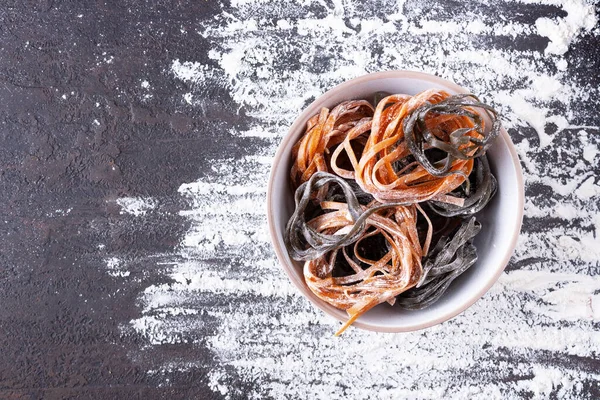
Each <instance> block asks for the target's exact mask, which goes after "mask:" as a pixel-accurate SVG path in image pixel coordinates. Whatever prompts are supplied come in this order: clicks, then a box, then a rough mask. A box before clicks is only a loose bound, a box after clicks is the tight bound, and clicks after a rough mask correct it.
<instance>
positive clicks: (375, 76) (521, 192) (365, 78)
mask: <svg viewBox="0 0 600 400" xmlns="http://www.w3.org/2000/svg"><path fill="white" fill-rule="evenodd" d="M390 78H392V79H393V78H396V79H398V78H402V79H421V80H426V81H430V82H431V83H432V84H436V83H437V84H440V85H441V86H445V87H448V88H451V89H452V90H454V91H456V92H457V93H470V92H469V91H468V90H467V89H465V88H463V87H461V86H459V85H457V84H456V83H454V82H452V81H449V80H446V79H443V78H440V77H438V76H436V75H432V74H428V73H425V72H418V71H410V70H393V71H383V72H374V73H370V74H366V75H362V76H359V77H357V78H354V79H350V80H347V81H345V82H342V83H340V84H338V85H336V86H334V87H333V88H331V89H329V90H327V91H326V92H325V93H323V94H322V95H321V96H319V97H317V98H316V99H315V100H314V101H313V102H311V103H310V104H309V105H308V106H306V107H305V108H304V110H303V111H302V113H301V114H300V115H299V116H298V117H297V118H296V119H295V120H294V123H293V124H292V125H291V126H290V128H289V129H288V131H287V133H286V135H285V136H284V137H283V138H282V140H281V142H280V143H279V145H278V147H277V152H276V153H275V157H274V159H273V162H272V164H271V170H270V173H269V182H268V186H267V204H266V206H267V223H268V226H269V236H270V238H271V243H272V244H273V247H274V249H275V254H276V255H277V259H278V261H279V264H280V265H281V266H282V267H283V270H284V271H285V273H286V275H287V276H288V278H289V279H290V280H291V281H292V283H293V284H294V286H296V288H298V289H299V290H300V292H301V293H302V294H303V295H304V296H305V297H306V298H308V300H309V301H310V302H311V303H312V304H313V305H315V306H316V307H317V308H319V309H321V310H322V311H324V312H325V313H326V314H328V315H330V316H332V317H334V318H335V319H336V320H338V321H340V322H346V320H345V319H343V318H341V317H340V314H337V313H334V312H333V311H332V310H330V309H329V307H332V306H330V305H329V304H327V303H326V302H325V301H323V300H321V299H320V298H318V297H317V296H316V295H315V294H314V293H312V292H311V291H310V289H309V288H308V286H307V285H306V283H305V282H304V280H301V279H298V278H297V277H296V276H295V275H293V274H292V273H291V271H290V268H293V266H290V265H288V264H287V263H286V258H285V254H287V250H286V249H285V248H281V246H279V242H278V240H276V238H277V235H276V229H275V222H274V221H275V215H274V212H275V210H274V209H273V200H272V194H273V187H274V180H275V169H276V166H277V165H279V164H280V163H281V161H282V159H283V158H284V157H287V156H289V154H285V153H286V152H284V149H285V148H287V147H288V146H287V145H288V143H289V142H290V141H292V139H293V137H292V136H293V133H294V132H295V131H297V130H298V129H299V128H301V126H303V125H304V124H305V123H306V121H307V120H308V118H310V117H311V116H312V114H314V110H312V108H313V106H314V105H315V103H317V102H320V101H322V100H323V99H324V98H327V97H331V96H332V95H334V94H335V93H338V92H340V91H344V90H345V89H346V88H349V87H350V86H353V85H356V84H358V83H364V82H369V81H374V80H380V79H390ZM500 136H502V138H503V139H504V141H505V143H506V145H507V147H508V151H509V153H510V155H511V159H512V162H513V165H514V168H515V172H516V178H517V191H518V192H517V196H516V197H517V207H518V211H517V212H518V223H517V225H516V228H515V230H514V232H513V234H512V237H511V238H510V246H509V248H510V249H512V250H511V251H507V252H506V254H505V255H504V258H503V259H502V260H501V261H500V262H499V263H498V265H499V267H498V270H497V271H496V272H495V274H494V275H493V276H492V277H491V278H490V279H488V281H487V282H485V285H483V286H482V287H481V289H480V290H478V291H477V292H475V293H473V294H472V295H471V296H470V297H469V298H468V300H467V301H465V302H463V303H462V304H459V306H458V307H455V308H453V309H451V310H449V311H447V312H445V313H443V314H440V315H439V316H438V317H437V318H434V319H430V320H428V321H424V322H423V323H419V324H414V325H412V326H381V325H375V324H372V323H365V322H362V321H359V320H357V321H355V322H354V323H353V324H352V326H354V327H356V328H360V329H364V330H368V331H374V332H388V333H398V332H413V331H418V330H422V329H426V328H429V327H432V326H435V325H438V324H441V323H443V322H446V321H448V320H450V319H452V318H454V317H456V316H457V315H459V314H461V313H462V312H463V311H465V310H466V309H468V308H469V307H471V306H472V305H473V304H475V302H477V301H478V300H479V299H480V298H481V297H482V296H483V295H484V294H485V293H487V291H488V290H490V288H491V287H492V286H493V285H494V284H495V283H496V281H497V280H498V278H500V275H501V274H502V272H504V269H505V268H506V266H507V265H508V262H509V261H510V258H511V257H512V254H513V253H514V251H515V247H516V244H517V240H518V237H519V234H520V232H521V227H522V223H523V212H524V204H525V188H524V184H523V171H522V169H521V163H520V161H519V156H518V154H517V151H516V148H515V146H514V144H513V142H512V140H511V138H510V136H509V135H508V132H506V130H505V129H504V127H502V129H501V131H500ZM336 310H337V309H336ZM338 311H342V312H343V310H338Z"/></svg>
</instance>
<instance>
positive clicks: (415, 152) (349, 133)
mask: <svg viewBox="0 0 600 400" xmlns="http://www.w3.org/2000/svg"><path fill="white" fill-rule="evenodd" d="M486 118H487V119H489V120H490V121H491V126H490V127H488V129H487V130H486V126H485V119H486ZM499 130H500V123H499V122H498V119H497V115H496V113H495V111H494V110H493V109H492V108H491V107H489V106H487V105H485V104H482V103H480V102H479V101H478V100H477V99H476V98H475V97H474V96H472V95H456V96H451V95H450V94H448V93H446V92H443V91H435V90H428V91H425V92H422V93H420V94H418V95H415V96H412V97H411V96H408V95H390V96H386V97H385V98H383V99H382V100H381V101H379V102H378V103H377V104H376V107H373V106H371V104H370V103H369V102H367V101H366V100H351V101H345V102H343V103H340V104H339V105H337V106H336V107H334V108H333V110H332V111H331V112H330V111H329V110H327V109H322V110H321V112H320V113H319V114H317V115H315V116H313V117H312V118H311V119H310V120H309V121H308V124H307V128H306V132H305V134H304V135H303V136H302V138H301V139H300V140H299V141H298V143H296V145H295V146H294V147H293V150H292V169H291V171H290V172H291V173H290V177H291V184H292V187H293V188H294V189H295V190H296V193H295V201H296V209H295V211H294V214H293V215H292V217H291V218H290V220H289V222H288V225H287V227H286V234H285V240H286V245H287V248H288V251H289V252H290V256H291V257H292V258H294V259H295V260H302V261H305V264H304V277H305V281H306V283H307V285H308V287H309V288H310V290H311V291H312V292H313V293H314V294H315V295H317V296H318V297H319V298H321V299H322V300H324V301H326V302H327V303H329V304H331V305H333V306H334V307H337V308H339V309H342V310H346V311H347V313H348V315H349V319H348V321H347V322H346V323H345V324H344V326H343V327H342V328H341V329H340V331H339V332H338V334H339V333H341V332H343V331H344V330H345V329H346V328H347V327H348V326H349V325H350V324H352V323H353V322H354V321H355V320H356V319H357V318H358V317H359V316H360V315H362V314H363V313H364V312H366V311H368V310H369V309H371V308H373V307H374V306H376V305H378V304H381V303H384V302H388V303H389V304H392V305H393V304H394V303H397V304H398V305H400V306H402V307H404V308H408V309H414V308H423V307H427V306H429V305H430V304H432V303H433V302H435V301H437V299H439V298H440V297H441V296H442V294H443V293H444V292H445V291H446V289H447V288H448V287H449V286H450V283H451V282H452V281H453V280H454V279H455V278H456V277H457V276H459V275H460V274H461V273H463V272H464V271H465V270H466V269H468V268H469V267H470V266H471V265H473V264H474V263H475V261H476V259H477V255H476V250H475V247H474V246H473V244H472V239H473V237H474V236H475V235H476V234H477V232H479V230H480V224H479V223H478V222H477V221H475V218H474V217H471V218H470V219H462V218H463V217H465V216H468V215H472V214H474V213H476V212H478V211H480V210H481V209H482V208H483V207H484V206H485V205H486V204H487V202H488V201H489V200H490V198H491V197H492V196H493V194H494V192H495V190H496V180H495V179H494V177H493V175H491V172H490V169H489V164H488V162H487V159H486V157H485V151H486V150H487V148H488V147H489V146H490V144H491V142H492V141H493V139H494V138H495V137H496V136H497V135H498V132H499ZM473 171H474V173H472V172H473ZM419 203H422V204H424V205H425V208H422V207H421V205H420V204H419ZM432 221H433V222H432ZM450 221H451V222H452V223H450ZM448 226H452V227H453V228H452V229H450V230H448V229H446V227H448ZM441 227H444V228H443V229H442V228H441ZM440 232H441V233H440ZM430 247H432V248H433V250H432V251H431V252H430V251H429V248H430ZM396 299H398V300H396Z"/></svg>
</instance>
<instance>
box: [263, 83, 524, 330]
mask: <svg viewBox="0 0 600 400" xmlns="http://www.w3.org/2000/svg"><path fill="white" fill-rule="evenodd" d="M431 88H437V89H443V90H446V91H448V92H449V93H452V94H455V93H468V91H467V90H466V89H463V88H461V87H460V86H457V85H456V84H454V83H452V82H449V81H447V80H444V79H441V78H438V77H436V76H433V75H429V74H424V73H420V72H412V71H389V72H378V73H373V74H369V75H365V76H362V77H359V78H356V79H353V80H350V81H347V82H345V83H342V84H341V85H338V86H336V87H335V88H333V89H331V90H329V91H328V92H327V93H325V94H324V95H322V96H321V97H319V98H318V99H317V100H315V101H314V102H313V103H312V104H311V105H310V106H309V107H307V108H306V109H305V110H304V112H303V113H302V114H301V115H300V116H299V117H298V119H296V121H295V122H294V124H293V125H292V127H291V128H290V131H289V133H288V134H287V136H285V137H284V139H283V141H282V142H281V144H280V145H279V149H278V150H277V154H276V156H275V160H274V161H273V167H272V169H271V176H270V179H269V186H268V190H267V217H268V221H269V230H270V234H271V239H272V241H273V245H274V247H275V252H276V253H277V257H278V258H279V261H280V262H281V265H282V266H283V268H284V269H285V272H286V273H287V274H288V276H289V277H290V279H291V280H292V282H293V283H294V285H296V286H297V287H298V289H299V290H300V291H301V292H302V293H303V294H304V295H305V296H306V297H307V298H308V299H309V300H310V301H311V302H312V303H313V304H314V305H316V306H317V307H319V308H320V309H321V310H323V311H325V312H326V313H327V314H329V315H331V316H333V317H334V318H337V319H338V320H340V321H346V320H347V318H348V316H347V314H346V312H345V311H342V310H338V309H337V308H335V307H333V306H331V305H329V304H327V303H326V302H324V301H323V300H321V299H319V298H318V297H317V296H315V295H314V294H313V293H312V292H311V291H310V289H309V288H308V286H307V285H306V283H305V282H304V276H303V274H302V263H300V262H297V261H294V260H292V259H291V258H290V256H289V255H288V253H287V250H286V248H285V244H284V240H283V233H284V230H285V225H286V223H287V221H288V219H289V217H290V216H291V215H292V212H293V210H294V201H293V193H292V191H291V189H290V185H289V171H290V167H291V149H292V146H293V145H294V143H296V142H297V141H298V139H299V138H300V136H301V135H302V134H303V133H304V129H305V126H306V122H307V121H308V119H309V118H310V117H311V116H313V115H315V114H317V113H318V112H319V110H320V109H321V107H328V108H330V109H331V108H333V107H334V106H335V105H337V104H339V103H340V102H342V101H344V100H351V99H369V98H372V97H373V94H374V93H376V92H379V91H384V92H388V93H405V94H410V95H414V94H417V93H419V92H422V91H423V90H426V89H431ZM474 94H475V95H482V94H483V93H474ZM487 154H488V158H489V161H490V167H491V169H492V172H493V173H494V175H495V176H496V178H497V179H498V192H497V193H496V196H495V197H494V199H493V200H492V201H491V202H490V203H489V204H488V205H487V207H486V208H484V209H483V211H481V212H480V213H479V214H478V215H477V216H478V220H479V221H480V222H481V223H482V225H483V228H482V229H481V232H480V233H479V234H478V235H477V236H476V238H475V246H476V247H477V253H478V255H479V259H478V261H477V263H476V264H475V265H473V266H472V267H471V268H470V269H469V270H468V271H467V272H465V273H464V274H463V275H461V276H460V277H459V278H457V279H456V280H455V281H454V282H453V283H452V284H451V286H450V288H449V289H448V290H447V292H446V293H445V294H444V295H443V296H442V298H441V299H440V300H439V301H437V302H436V303H434V304H433V305H431V306H430V307H429V308H426V309H424V310H417V311H408V310H403V309H401V308H399V307H393V306H390V305H388V304H387V303H384V304H380V305H378V306H377V307H375V308H373V309H372V310H370V311H368V312H366V313H365V314H363V315H362V316H360V318H358V320H357V321H356V322H355V323H354V324H353V326H355V327H357V328H362V329H367V330H372V331H379V332H409V331H414V330H418V329H424V328H428V327H430V326H433V325H436V324H439V323H442V322H444V321H447V320H449V319H450V318H453V317H455V316H456V315H458V314H460V313H461V312H463V311H464V310H466V309H467V308H468V307H470V306H471V305H472V304H473V303H475V302H476V301H477V300H478V299H479V298H480V297H481V296H483V294H484V293H485V292H487V291H488V290H489V289H490V287H492V285H493V284H494V283H495V282H496V280H497V279H498V277H499V276H500V274H501V273H502V271H503V270H504V268H505V267H506V265H507V264H508V261H509V259H510V257H511V255H512V253H513V251H514V248H515V245H516V242H517V237H518V236H519V232H520V229H521V221H522V218H523V203H524V190H523V176H522V172H521V166H520V163H519V158H518V156H517V153H516V151H515V148H514V145H513V143H512V141H511V140H510V137H509V136H508V134H507V133H506V131H505V130H504V129H502V131H501V134H500V136H499V137H498V138H497V139H496V141H495V142H494V144H493V145H492V147H491V148H490V149H489V150H488V153H487Z"/></svg>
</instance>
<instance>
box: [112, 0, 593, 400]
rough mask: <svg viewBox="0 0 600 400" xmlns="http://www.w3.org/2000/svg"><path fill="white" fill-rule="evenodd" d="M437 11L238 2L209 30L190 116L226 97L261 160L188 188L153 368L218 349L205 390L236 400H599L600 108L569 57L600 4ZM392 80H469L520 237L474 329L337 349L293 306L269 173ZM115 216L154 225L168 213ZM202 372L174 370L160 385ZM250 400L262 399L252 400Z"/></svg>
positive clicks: (187, 98)
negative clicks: (497, 137) (496, 139)
mask: <svg viewBox="0 0 600 400" xmlns="http://www.w3.org/2000/svg"><path fill="white" fill-rule="evenodd" d="M438 3H441V2H434V1H428V0H415V1H410V0H404V1H382V0H380V1H374V2H372V4H371V2H363V1H349V0H333V1H324V0H315V1H311V0H304V1H300V2H297V1H291V0H283V1H279V2H267V1H263V0H232V1H231V2H230V5H229V6H223V8H222V12H221V13H220V14H219V15H217V16H216V17H215V18H211V19H209V20H208V21H205V22H201V23H200V24H199V26H198V29H197V32H196V34H197V35H198V37H199V39H200V38H201V39H202V40H206V41H207V42H208V43H210V46H211V50H210V52H209V53H208V57H209V58H210V60H211V62H210V63H207V64H203V63H201V62H200V61H198V60H193V59H192V60H179V59H174V60H172V63H171V65H168V66H166V69H167V72H166V73H168V74H169V75H170V76H171V78H172V79H176V80H179V81H181V82H182V84H184V85H185V86H186V88H187V89H186V90H185V91H183V92H182V93H176V94H174V101H176V102H179V103H180V104H186V105H187V106H197V107H201V106H202V104H201V100H202V99H203V98H204V97H205V96H206V92H207V88H208V87H209V86H210V85H217V86H220V87H223V88H225V89H226V90H227V91H228V93H229V94H230V96H231V99H232V101H233V103H234V104H233V105H234V107H235V109H238V110H240V111H241V110H243V112H244V115H245V116H246V118H247V122H248V124H247V125H244V128H243V129H240V128H239V127H238V126H233V125H232V126H230V127H229V131H228V132H226V135H227V136H228V137H229V139H228V140H238V139H240V138H243V139H244V143H251V144H253V147H251V148H255V149H258V150H256V151H252V154H245V155H243V156H240V157H236V158H232V157H231V156H230V155H228V156H227V157H225V156H224V157H223V158H219V157H217V158H215V159H214V160H212V161H213V164H212V165H213V170H212V172H211V173H210V174H208V175H206V176H205V177H204V178H203V179H202V180H199V181H197V182H189V183H186V184H184V185H182V186H181V187H180V189H179V195H180V196H182V197H183V198H184V199H185V200H187V204H188V205H189V207H188V208H186V209H184V210H181V212H180V215H181V216H184V217H185V218H186V219H187V220H188V221H189V222H190V228H189V230H188V232H187V233H186V235H185V237H183V238H182V240H181V244H180V246H179V250H178V252H177V253H176V254H173V255H172V260H170V261H168V262H167V263H165V264H168V267H164V268H163V267H160V268H163V270H162V271H163V273H164V275H165V277H166V278H168V279H165V280H164V282H167V283H163V284H155V285H151V286H149V287H147V288H146V289H145V291H144V292H143V293H142V294H141V295H140V297H139V299H138V301H139V306H140V309H141V310H142V315H141V317H140V318H138V319H135V320H133V321H131V323H130V324H127V325H125V326H123V331H124V332H128V333H132V334H136V335H139V336H141V337H142V338H144V339H145V340H146V343H147V347H146V348H144V349H140V351H141V352H143V351H151V350H152V348H155V347H159V346H175V345H177V344H179V343H186V344H190V343H192V344H194V345H196V346H204V347H206V348H207V349H208V350H209V351H210V352H211V353H212V354H214V357H215V364H214V365H212V366H211V371H210V374H209V376H208V377H207V382H208V384H209V385H210V387H211V388H212V390H213V391H214V392H215V396H222V397H223V398H255V399H263V398H290V399H295V398H331V399H333V398H352V399H367V398H368V399H388V398H425V399H438V398H470V399H489V398H500V397H502V398H519V397H522V396H526V397H529V398H539V399H543V398H548V397H549V396H551V395H552V396H555V397H557V398H573V399H578V398H582V396H583V395H582V393H586V390H589V388H590V387H596V388H597V387H598V384H597V382H598V380H599V379H600V376H599V374H598V373H597V372H596V371H594V370H593V369H592V368H587V369H586V367H585V366H586V365H589V363H586V362H578V360H588V359H595V358H597V357H598V356H599V352H600V333H599V331H598V328H599V327H600V296H599V293H600V278H599V277H598V276H597V275H598V269H599V268H600V236H599V235H600V209H599V204H600V186H599V185H600V181H599V178H598V164H599V163H600V156H599V135H598V126H597V125H598V124H599V123H600V121H599V119H598V117H597V115H596V113H592V112H589V111H585V110H583V109H582V108H580V107H576V105H578V104H581V103H582V102H584V103H588V104H591V105H592V106H591V107H592V108H591V109H598V107H600V104H598V100H597V99H598V98H599V94H600V93H598V91H599V90H598V87H597V86H596V85H594V84H586V81H587V80H586V76H585V74H584V73H583V72H582V71H585V68H584V66H583V65H582V64H581V62H583V61H582V60H578V59H577V58H576V57H571V56H569V54H570V52H569V51H568V50H570V49H573V48H576V47H577V44H578V42H579V41H581V40H585V38H586V37H588V38H589V36H590V35H593V36H595V37H596V40H598V38H597V37H598V34H599V32H598V27H597V17H596V15H595V13H594V10H595V5H594V4H592V3H586V2H584V1H582V0H569V1H553V0H538V1H533V0H522V1H514V2H513V1H506V2H496V1H492V0H485V1H478V2H474V3H469V7H468V8H469V12H467V10H464V12H463V10H454V11H448V10H445V9H444V8H443V7H441V6H440V4H438ZM518 9H523V10H528V11H527V12H519V13H515V10H518ZM524 13H525V14H527V15H526V16H524ZM538 14H539V15H538ZM536 39H537V40H536ZM391 69H410V70H420V71H424V72H428V73H432V74H436V75H438V76H441V77H443V78H446V79H450V80H453V81H455V82H457V83H458V84H460V85H462V86H465V87H467V88H469V89H471V90H472V91H473V92H474V93H476V94H479V95H481V97H482V98H483V100H484V101H486V102H489V103H491V104H493V105H494V106H496V107H497V108H498V109H499V110H501V111H502V113H503V115H504V119H503V120H504V124H505V126H506V127H507V128H508V129H509V132H510V134H511V136H512V137H513V140H514V142H515V143H516V145H517V148H518V151H519V154H520V157H521V159H522V163H523V168H524V174H525V179H526V191H527V202H526V210H525V214H526V217H525V221H524V226H523V233H522V235H521V237H520V240H519V244H518V248H517V250H516V253H515V256H514V257H513V259H512V261H511V264H510V266H509V268H508V272H506V273H505V274H504V275H503V276H502V277H501V278H500V280H499V282H498V283H497V284H496V285H495V286H494V287H493V288H492V289H491V290H490V292H489V293H487V294H486V295H485V296H484V297H483V298H482V299H481V300H480V301H478V302H477V303H476V304H475V305H474V306H473V307H471V308H470V309H468V310H467V311H466V312H465V313H464V314H462V315H461V316H459V317H457V318H455V319H453V320H452V321H450V322H447V323H444V324H442V325H440V326H436V327H433V328H431V329H428V330H426V331H423V332H415V333H408V334H395V335H392V334H377V333H371V332H365V331H361V330H358V329H350V330H348V331H347V333H346V334H344V336H343V337H341V338H336V337H333V335H332V333H333V332H334V331H335V330H336V329H337V328H338V325H339V324H338V323H337V322H336V321H333V320H332V319H331V318H329V317H327V316H325V315H324V314H323V313H322V312H320V311H318V310H316V309H315V308H314V307H312V306H311V305H310V304H309V303H308V302H307V300H305V299H304V298H303V297H301V296H300V295H299V294H298V293H297V291H296V290H295V289H294V288H293V287H292V285H291V283H290V282H289V281H288V279H287V278H286V276H285V275H284V274H283V272H282V269H281V268H280V267H279V266H278V264H277V261H276V259H275V257H274V254H273V251H272V248H271V245H270V243H269V238H268V234H267V231H266V217H265V196H266V193H265V187H266V183H267V179H268V171H269V168H270V163H271V160H272V156H273V155H274V153H275V151H276V147H277V145H278V143H279V141H280V139H281V138H282V136H283V135H284V134H285V132H286V130H287V128H288V127H289V126H290V125H291V123H292V122H293V120H294V119H295V117H296V116H297V115H298V114H299V112H301V110H302V109H303V108H304V107H305V106H306V105H307V104H308V103H309V102H310V101H312V100H313V99H314V98H315V97H317V96H319V95H320V94H322V93H323V92H324V91H325V90H327V89H329V88H331V87H333V86H334V85H336V84H339V83H341V82H343V81H345V80H347V79H350V78H354V77H356V76H359V75H363V74H366V73H370V72H375V71H382V70H391ZM593 73H596V72H595V71H594V72H593ZM567 137H569V138H575V140H566V138H567ZM594 168H596V169H594ZM232 172H233V173H232ZM119 204H121V205H122V207H123V210H124V212H127V213H130V214H132V215H133V216H136V217H140V218H141V217H144V214H145V213H147V212H149V211H150V210H151V209H153V207H154V205H153V204H149V203H148V202H147V201H145V200H143V199H137V200H127V201H126V200H121V201H120V203H119ZM113 261H114V260H113ZM120 268H121V267H120ZM109 269H110V268H109ZM206 326H211V327H213V328H214V329H213V328H211V329H210V330H203V329H205V327H206ZM199 331H203V332H211V333H210V334H207V336H204V337H198V335H197V332H199ZM199 362H200V361H198V363H199ZM198 363H194V361H193V360H192V361H190V360H185V361H181V360H178V359H176V358H174V359H173V360H169V361H168V362H165V364H164V365H162V366H161V367H160V369H158V370H154V371H152V373H153V374H160V373H167V372H168V371H172V370H186V369H190V368H196V367H198V366H199V364H198ZM234 381H235V382H240V381H242V382H246V383H247V385H245V386H244V387H246V389H244V392H243V393H242V391H241V390H242V389H240V388H239V386H234V385H233V382H234Z"/></svg>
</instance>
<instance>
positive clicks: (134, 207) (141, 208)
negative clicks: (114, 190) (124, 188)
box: [117, 197, 158, 217]
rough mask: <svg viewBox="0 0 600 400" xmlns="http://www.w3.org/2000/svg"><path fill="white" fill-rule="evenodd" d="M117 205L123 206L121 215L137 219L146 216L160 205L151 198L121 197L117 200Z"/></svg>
mask: <svg viewBox="0 0 600 400" xmlns="http://www.w3.org/2000/svg"><path fill="white" fill-rule="evenodd" d="M117 204H118V205H120V206H121V214H131V215H134V216H136V217H140V216H143V215H146V213H147V212H148V211H151V210H153V209H154V208H155V207H156V206H157V205H158V203H157V201H156V200H154V199H153V198H151V197H121V198H120V199H117Z"/></svg>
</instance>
